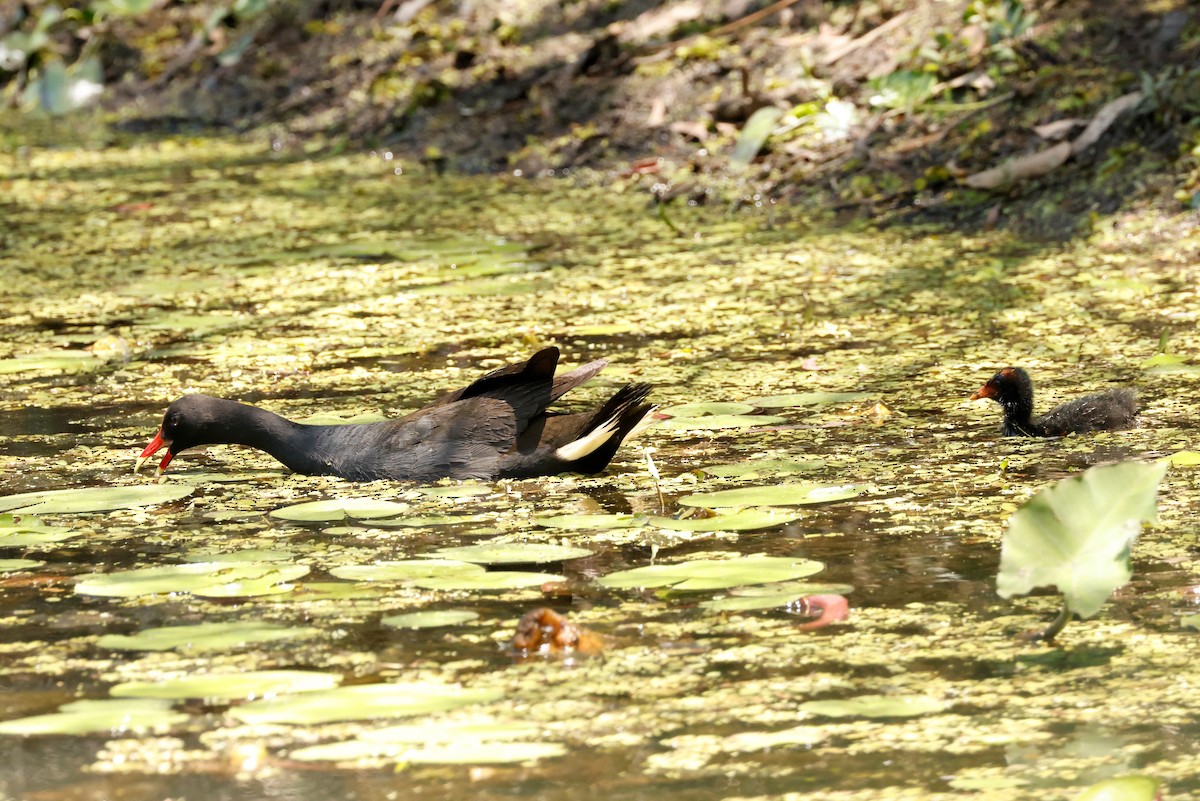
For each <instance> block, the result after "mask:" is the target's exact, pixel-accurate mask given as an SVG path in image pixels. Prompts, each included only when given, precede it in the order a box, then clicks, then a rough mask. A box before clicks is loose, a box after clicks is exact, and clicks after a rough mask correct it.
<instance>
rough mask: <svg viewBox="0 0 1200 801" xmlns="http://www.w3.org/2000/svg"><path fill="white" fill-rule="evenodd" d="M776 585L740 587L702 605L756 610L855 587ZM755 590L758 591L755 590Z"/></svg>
mask: <svg viewBox="0 0 1200 801" xmlns="http://www.w3.org/2000/svg"><path fill="white" fill-rule="evenodd" d="M776 586H777V585H774V584H772V585H767V586H762V587H739V588H737V590H738V591H737V592H736V593H734V594H730V595H728V596H726V597H724V598H717V599H715V600H712V601H704V602H703V603H701V604H700V606H701V608H703V609H707V610H708V611H710V612H754V611H758V610H761V609H778V608H780V607H782V606H789V605H791V604H794V603H796V602H797V601H799V600H800V599H801V598H804V597H805V596H807V595H817V594H826V593H828V594H834V595H845V594H846V593H848V592H850V591H851V590H852V589H853V588H852V587H850V586H849V585H844V584H841V585H839V584H803V585H796V584H787V585H786V586H785V587H781V588H779V589H776ZM755 590H757V592H753V591H755Z"/></svg>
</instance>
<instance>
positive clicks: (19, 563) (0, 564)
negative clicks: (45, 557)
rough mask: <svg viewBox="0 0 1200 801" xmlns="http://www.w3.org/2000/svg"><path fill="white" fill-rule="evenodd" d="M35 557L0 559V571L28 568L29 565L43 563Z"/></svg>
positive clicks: (33, 565) (6, 571)
mask: <svg viewBox="0 0 1200 801" xmlns="http://www.w3.org/2000/svg"><path fill="white" fill-rule="evenodd" d="M44 564H46V563H45V562H40V561H38V560H37V559H0V573H12V572H14V571H17V570H28V569H29V568H31V567H37V566H39V565H44Z"/></svg>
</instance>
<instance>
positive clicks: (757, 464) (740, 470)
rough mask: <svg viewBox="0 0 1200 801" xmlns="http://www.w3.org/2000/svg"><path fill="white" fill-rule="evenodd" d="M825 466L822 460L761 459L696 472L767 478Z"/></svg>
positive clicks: (719, 476)
mask: <svg viewBox="0 0 1200 801" xmlns="http://www.w3.org/2000/svg"><path fill="white" fill-rule="evenodd" d="M824 466H825V461H824V460H823V459H807V460H805V461H803V462H797V461H795V460H792V459H763V460H761V461H759V460H751V461H748V462H738V463H736V464H718V465H713V466H712V467H704V468H701V469H699V470H697V471H696V472H697V473H699V474H700V475H702V476H716V477H718V478H767V477H769V476H785V475H791V474H793V473H807V472H809V471H811V470H819V469H821V468H822V467H824Z"/></svg>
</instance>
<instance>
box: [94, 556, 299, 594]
mask: <svg viewBox="0 0 1200 801" xmlns="http://www.w3.org/2000/svg"><path fill="white" fill-rule="evenodd" d="M308 571H309V568H308V567H307V566H306V565H271V564H265V565H259V564H238V563H235V562H192V563H189V564H182V565H160V566H158V567H143V568H135V569H133V570H119V571H116V572H113V573H92V574H90V575H87V576H83V577H82V578H81V579H80V580H79V582H78V583H77V584H76V585H75V592H77V593H79V594H80V595H102V596H106V597H113V598H136V597H138V596H142V595H156V594H160V593H175V592H187V593H194V594H197V595H209V596H220V597H240V596H250V595H270V594H273V593H276V592H282V591H285V590H288V589H291V588H290V587H283V586H280V585H283V584H285V583H286V582H289V581H293V580H295V579H297V578H300V577H301V576H303V575H305V574H307V573H308Z"/></svg>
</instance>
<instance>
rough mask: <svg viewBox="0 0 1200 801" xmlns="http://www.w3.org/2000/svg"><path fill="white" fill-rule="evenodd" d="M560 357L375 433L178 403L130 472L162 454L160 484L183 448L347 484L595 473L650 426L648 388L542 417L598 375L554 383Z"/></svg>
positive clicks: (240, 407) (197, 399)
mask: <svg viewBox="0 0 1200 801" xmlns="http://www.w3.org/2000/svg"><path fill="white" fill-rule="evenodd" d="M558 355H559V354H558V348H546V349H545V350H542V351H539V352H538V353H535V354H534V355H533V356H532V357H531V358H530V359H529V360H528V361H526V362H520V363H517V364H510V365H507V366H505V367H501V368H499V369H498V370H493V371H492V372H490V373H488V374H487V375H485V376H483V377H482V378H479V379H478V380H476V381H475V382H474V383H472V384H470V385H469V386H466V387H464V388H462V389H458V390H455V391H453V392H450V393H448V394H446V395H444V396H442V397H441V398H438V399H437V400H436V401H434V402H433V403H431V404H429V405H428V406H426V407H424V408H423V409H419V410H417V411H415V412H413V413H412V414H409V415H407V416H405V417H402V418H400V419H398V420H389V421H386V422H381V423H362V424H353V425H306V424H303V423H294V422H292V421H290V420H287V419H285V418H283V417H280V416H279V415H277V414H273V413H271V412H268V411H266V410H265V409H259V408H257V407H254V406H247V405H245V404H241V403H237V402H236V401H231V400H224V399H221V398H212V397H209V396H207V395H185V396H183V397H182V398H180V399H179V400H177V401H175V402H174V403H172V404H171V405H170V406H169V407H168V408H167V412H166V414H165V415H164V416H163V423H162V427H161V428H160V429H159V431H158V433H157V434H156V435H155V437H154V439H153V440H151V442H150V444H149V445H147V446H146V449H145V450H144V451H142V454H141V456H140V457H139V458H138V462H137V467H138V468H141V466H142V465H143V464H145V462H146V460H147V459H149V458H150V457H151V456H152V455H153V454H154V453H155V452H156V451H158V450H159V449H161V448H163V447H164V446H165V447H166V448H167V453H166V455H165V456H164V457H163V459H162V462H161V463H160V464H159V466H158V472H159V473H161V472H162V471H163V470H165V469H166V467H167V465H168V464H169V463H170V461H171V459H172V458H173V457H174V456H175V455H176V454H177V453H179V452H180V451H184V450H187V449H188V448H194V447H196V446H198V445H248V446H250V447H251V448H257V449H258V450H261V451H266V452H267V453H269V454H271V455H272V456H274V457H275V458H276V459H278V460H279V461H280V462H282V463H283V464H285V465H286V466H288V467H289V468H291V469H292V470H294V471H295V472H297V473H305V474H307V475H321V476H341V477H342V478H345V479H349V480H350V481H375V480H379V479H398V480H411V481H434V480H437V479H439V478H479V479H491V478H528V477H531V476H543V475H554V474H556V473H563V472H568V471H571V472H577V473H598V472H600V471H601V470H603V469H604V468H605V467H606V466H607V465H608V462H609V460H610V459H612V457H613V454H615V453H616V451H617V448H618V447H619V446H620V445H621V443H622V442H624V441H625V440H626V439H628V438H629V437H631V436H633V435H634V434H636V433H638V432H639V431H640V430H642V429H643V428H645V427H646V426H647V425H649V422H650V413H651V412H652V411H653V409H654V407H653V406H651V405H650V404H649V403H646V396H647V395H648V394H649V392H650V385H648V384H629V385H627V386H625V387H623V388H622V389H621V390H619V391H618V392H617V393H616V394H615V395H613V396H612V397H611V398H609V399H608V401H606V402H605V403H604V404H602V405H601V406H600V407H599V408H597V409H593V410H592V411H588V412H579V413H576V414H559V413H556V412H552V411H548V410H547V407H549V406H550V404H551V403H553V402H554V401H555V400H557V399H558V398H559V397H561V396H562V395H564V394H566V393H567V392H569V391H570V390H572V389H574V388H575V387H577V386H579V385H580V384H582V383H583V382H585V381H587V380H588V379H589V378H591V377H592V376H594V375H596V373H598V372H600V370H601V369H603V368H604V366H605V365H606V364H607V362H606V361H604V360H603V359H601V360H599V361H594V362H591V363H589V364H585V365H583V366H582V367H578V368H576V369H574V370H572V371H571V372H569V373H564V374H563V375H560V376H557V377H556V376H555V375H554V371H555V369H557V366H558Z"/></svg>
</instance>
